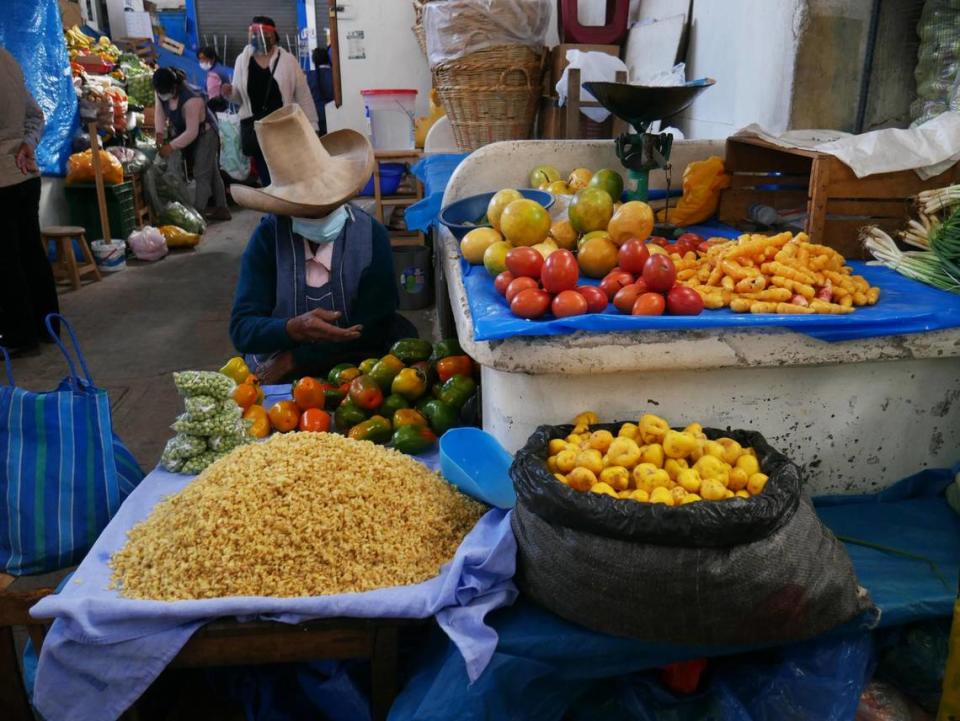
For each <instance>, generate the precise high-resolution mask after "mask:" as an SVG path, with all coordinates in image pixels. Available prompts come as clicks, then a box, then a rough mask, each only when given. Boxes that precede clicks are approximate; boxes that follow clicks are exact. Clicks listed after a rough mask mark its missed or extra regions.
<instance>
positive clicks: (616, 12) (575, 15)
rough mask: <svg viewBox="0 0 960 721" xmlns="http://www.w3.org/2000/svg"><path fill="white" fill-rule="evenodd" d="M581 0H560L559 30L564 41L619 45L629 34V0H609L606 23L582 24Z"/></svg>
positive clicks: (558, 4) (558, 9)
mask: <svg viewBox="0 0 960 721" xmlns="http://www.w3.org/2000/svg"><path fill="white" fill-rule="evenodd" d="M579 6H580V0H558V2H557V30H558V32H559V33H560V42H562V43H580V44H584V45H619V44H620V43H621V42H622V41H623V39H624V38H625V37H626V35H627V25H628V20H629V17H628V16H629V13H630V1H629V0H607V12H606V24H604V25H581V24H580V19H579V10H580V7H579Z"/></svg>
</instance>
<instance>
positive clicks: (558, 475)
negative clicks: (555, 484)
mask: <svg viewBox="0 0 960 721" xmlns="http://www.w3.org/2000/svg"><path fill="white" fill-rule="evenodd" d="M553 477H554V478H556V479H557V480H558V481H560V482H561V483H562V484H563V485H567V477H566V476H565V475H563V474H562V473H554V474H553Z"/></svg>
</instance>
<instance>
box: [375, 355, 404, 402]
mask: <svg viewBox="0 0 960 721" xmlns="http://www.w3.org/2000/svg"><path fill="white" fill-rule="evenodd" d="M402 370H403V361H402V360H400V359H399V358H397V357H396V356H395V355H385V356H384V357H383V358H381V359H380V360H378V361H377V362H376V364H375V365H374V366H373V369H372V370H371V371H370V377H371V378H373V380H375V381H376V382H377V385H378V386H380V388H381V389H382V390H383V392H384V393H389V392H390V384H391V383H393V379H394V378H396V377H397V373H399V372H400V371H402Z"/></svg>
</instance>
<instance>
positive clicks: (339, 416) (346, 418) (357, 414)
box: [333, 400, 367, 433]
mask: <svg viewBox="0 0 960 721" xmlns="http://www.w3.org/2000/svg"><path fill="white" fill-rule="evenodd" d="M365 420H367V414H366V412H365V411H364V410H363V408H361V407H360V406H358V405H356V404H355V403H353V401H350V400H346V401H344V402H343V403H341V404H340V405H339V407H338V408H337V410H336V411H335V412H334V414H333V421H334V423H335V424H336V426H337V430H338V431H340V432H341V433H346V432H347V431H348V430H350V429H351V428H353V427H354V426H355V425H357V424H358V423H363V421H365Z"/></svg>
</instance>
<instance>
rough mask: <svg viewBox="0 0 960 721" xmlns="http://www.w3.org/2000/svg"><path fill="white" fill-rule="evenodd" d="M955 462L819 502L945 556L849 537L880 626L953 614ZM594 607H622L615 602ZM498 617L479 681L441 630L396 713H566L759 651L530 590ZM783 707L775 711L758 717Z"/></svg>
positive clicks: (823, 513) (856, 526) (844, 520)
mask: <svg viewBox="0 0 960 721" xmlns="http://www.w3.org/2000/svg"><path fill="white" fill-rule="evenodd" d="M958 471H960V465H958V466H956V467H954V468H953V469H950V470H938V471H925V472H923V473H920V474H918V475H916V476H914V477H912V478H909V479H907V480H905V481H901V482H900V483H899V484H897V485H896V486H894V487H892V488H890V489H888V490H886V491H884V492H882V493H879V494H875V495H867V496H849V497H833V498H826V499H817V501H816V503H817V511H818V513H819V515H820V517H821V518H822V519H823V521H824V523H825V524H826V525H827V526H828V527H829V528H830V529H831V530H832V531H833V532H834V533H836V534H837V535H839V536H843V537H848V538H855V539H857V540H858V541H861V542H864V541H865V542H869V543H874V544H878V545H881V546H886V547H889V548H892V549H897V550H898V551H902V552H906V553H910V554H913V555H916V556H921V557H923V558H926V559H930V560H931V561H933V562H934V564H935V565H936V571H934V570H933V569H931V567H930V566H929V565H928V563H926V562H925V561H922V560H916V559H911V558H905V557H902V556H897V555H895V554H891V553H889V552H883V551H879V550H875V549H871V548H867V547H865V546H862V545H857V544H854V543H848V544H847V549H848V551H849V552H850V556H851V558H852V559H853V563H854V566H855V567H856V572H857V576H858V578H859V580H860V583H861V584H862V585H864V586H865V587H866V588H867V589H869V591H870V593H871V596H872V597H873V600H874V602H875V603H876V604H877V606H878V607H879V608H880V610H881V617H880V625H881V626H892V625H897V624H905V623H909V622H911V621H917V620H921V619H926V618H937V617H949V616H950V614H951V613H952V611H953V603H954V600H955V598H956V592H957V584H958V579H960V517H958V516H957V514H956V513H954V512H953V511H952V510H951V509H950V507H949V506H948V505H947V503H946V500H945V499H944V497H943V491H944V489H945V488H946V486H947V485H948V484H949V483H950V482H951V481H952V479H953V477H954V475H955V474H956V473H957V472H958ZM937 574H939V575H940V576H941V577H942V580H941V579H940V578H938V577H937ZM597 612H598V613H616V612H617V609H616V608H605V609H597ZM731 613H736V609H731ZM490 622H491V623H492V625H493V627H494V628H495V629H496V630H497V633H498V635H499V637H500V642H499V644H498V646H497V652H496V654H495V655H494V657H493V659H492V660H491V662H490V665H489V666H488V667H487V670H486V671H485V672H484V674H483V675H482V676H481V677H480V678H479V679H478V680H477V681H476V682H475V683H472V684H471V683H470V682H469V679H468V678H467V675H466V671H465V667H464V664H463V661H462V660H461V659H460V657H459V656H458V654H457V653H456V649H455V648H454V647H453V646H452V645H451V644H450V643H449V642H447V641H446V640H445V639H442V638H440V637H437V638H435V639H434V645H433V646H432V647H431V648H430V649H429V650H428V651H427V652H425V654H424V657H423V658H422V660H421V662H420V664H419V665H418V667H417V670H416V672H415V673H414V675H413V677H412V678H411V679H410V681H409V682H408V684H407V686H406V687H405V689H404V691H403V692H402V693H401V695H400V697H399V698H398V699H397V702H396V703H395V704H394V707H393V710H392V711H391V714H390V721H410V720H412V719H417V721H440V720H441V719H451V718H456V719H458V721H481V720H482V719H489V718H497V719H517V720H520V719H532V718H536V719H538V720H539V721H559V720H560V719H561V718H563V717H564V714H566V713H568V712H569V711H570V709H571V708H572V707H573V705H574V703H575V702H576V701H577V700H578V699H580V698H585V697H588V696H589V697H593V696H594V695H595V694H596V693H597V689H598V686H597V683H598V681H600V680H601V679H607V678H612V677H617V676H623V675H624V674H631V673H636V672H638V671H642V670H645V669H651V668H657V667H661V666H665V665H667V664H669V663H671V662H674V661H679V660H683V659H690V658H699V657H710V656H721V655H729V654H734V653H742V652H746V651H750V650H753V649H749V648H742V647H741V648H736V647H726V648H717V647H701V648H690V647H678V646H664V645H655V644H648V643H643V642H641V641H634V640H630V639H624V638H616V637H613V636H607V635H604V634H599V633H595V632H593V631H590V630H588V629H586V628H584V627H583V626H579V625H577V624H574V623H570V622H568V621H564V620H563V619H561V618H559V617H557V616H555V615H554V614H552V613H550V612H549V611H546V610H545V609H543V608H541V607H539V606H536V605H534V604H533V603H531V602H528V601H525V600H524V599H523V598H522V597H521V599H520V600H519V601H518V602H517V603H515V604H514V605H513V606H512V607H510V608H507V609H503V610H500V611H497V612H496V613H494V614H491V616H490ZM664 623H669V619H664ZM859 625H860V623H858V622H856V621H855V622H852V623H851V624H847V625H846V626H844V627H843V628H841V629H837V630H836V631H835V632H834V634H833V635H832V636H831V637H828V638H834V639H842V638H852V639H855V638H857V637H862V636H861V635H862V633H863V631H862V629H861V628H859V627H858V626H859ZM810 643H827V644H829V643H830V641H829V640H823V639H821V640H818V641H814V642H810ZM800 646H801V647H803V646H804V645H803V644H800ZM837 668H840V666H837ZM754 691H755V695H757V696H758V697H759V696H761V695H762V692H763V691H764V689H763V687H762V685H760V686H757V687H755V688H754ZM594 717H595V718H605V719H606V718H607V717H606V716H594ZM784 717H786V715H783V716H781V715H777V714H773V715H770V716H764V717H760V718H763V719H775V718H784ZM632 718H636V717H632ZM643 718H646V717H643ZM651 718H652V717H651ZM665 718H671V719H674V718H676V717H675V716H669V717H665ZM703 718H708V717H706V716H704V717H703ZM709 718H724V719H727V718H736V719H739V718H741V717H740V716H734V717H727V716H712V717H709ZM791 718H818V719H819V718H825V716H822V715H816V714H814V715H807V716H793V717H791ZM839 718H844V719H846V718H850V716H841V717H839Z"/></svg>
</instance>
